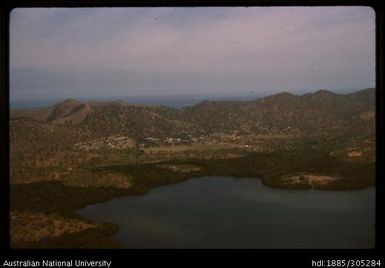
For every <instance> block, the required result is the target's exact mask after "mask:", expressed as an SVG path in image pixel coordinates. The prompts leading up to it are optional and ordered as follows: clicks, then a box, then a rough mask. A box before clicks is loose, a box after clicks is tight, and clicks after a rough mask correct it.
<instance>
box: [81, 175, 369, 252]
mask: <svg viewBox="0 0 385 268" xmlns="http://www.w3.org/2000/svg"><path fill="white" fill-rule="evenodd" d="M78 213H80V214H81V215H83V216H85V217H87V218H90V219H92V220H95V221H97V222H111V223H116V224H118V225H119V226H120V230H119V232H118V233H117V234H115V235H114V237H113V238H114V239H116V240H117V241H119V242H120V243H121V244H122V246H123V247H125V248H372V247H374V242H375V241H374V239H375V189H374V188H367V189H363V190H357V191H317V190H285V189H275V188H270V187H267V186H265V185H263V184H262V183H261V181H260V180H259V179H255V178H232V177H203V178H191V179H189V180H187V181H184V182H181V183H177V184H171V185H165V186H161V187H157V188H153V189H151V191H150V192H149V193H147V194H145V195H140V196H126V197H121V198H116V199H112V200H109V201H107V202H104V203H100V204H94V205H89V206H87V207H85V208H84V209H81V210H79V211H78Z"/></svg>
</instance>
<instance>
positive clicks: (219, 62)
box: [10, 7, 375, 102]
mask: <svg viewBox="0 0 385 268" xmlns="http://www.w3.org/2000/svg"><path fill="white" fill-rule="evenodd" d="M374 86H375V12H374V11H373V10H372V9H371V8H369V7H248V8H246V7H188V8H180V7H179V8H178V7H176V8H17V9H14V10H13V11H12V13H11V19H10V99H11V102H12V101H21V100H39V99H50V98H51V99H54V98H70V97H71V98H83V99H84V98H86V99H87V98H88V99H95V98H106V97H115V96H138V95H141V96H169V95H192V94H196V95H200V94H201V95H202V94H229V95H231V94H240V95H242V94H257V95H258V94H259V95H270V94H274V93H278V92H282V91H288V92H291V93H294V94H300V93H305V92H314V91H316V90H319V89H328V90H332V91H334V92H337V93H338V92H347V91H354V90H359V89H364V88H368V87H374Z"/></svg>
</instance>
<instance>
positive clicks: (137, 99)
mask: <svg viewBox="0 0 385 268" xmlns="http://www.w3.org/2000/svg"><path fill="white" fill-rule="evenodd" d="M257 98H259V97H258V96H257V95H255V94H254V95H193V96H133V97H108V98H107V97H105V98H89V99H87V98H78V100H79V101H116V100H122V101H125V102H127V103H130V104H151V105H164V106H169V107H174V108H179V107H183V106H191V105H194V104H197V103H199V102H202V101H205V100H217V101H219V100H242V101H244V100H255V99H257ZM63 100H64V99H49V100H24V101H11V102H10V108H11V109H34V108H42V107H47V106H51V105H54V104H56V103H58V102H60V101H63Z"/></svg>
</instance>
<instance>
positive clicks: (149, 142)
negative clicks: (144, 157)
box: [136, 134, 205, 148]
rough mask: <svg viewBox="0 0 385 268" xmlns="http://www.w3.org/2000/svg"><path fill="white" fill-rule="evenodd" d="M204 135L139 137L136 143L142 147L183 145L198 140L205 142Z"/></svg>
mask: <svg viewBox="0 0 385 268" xmlns="http://www.w3.org/2000/svg"><path fill="white" fill-rule="evenodd" d="M204 140H205V139H204V138H203V137H194V136H193V135H191V134H185V135H180V136H178V137H165V138H153V137H146V138H141V139H138V140H137V142H136V144H137V146H138V147H140V148H147V147H153V146H161V145H163V146H164V145H166V146H167V145H182V144H191V143H196V142H204Z"/></svg>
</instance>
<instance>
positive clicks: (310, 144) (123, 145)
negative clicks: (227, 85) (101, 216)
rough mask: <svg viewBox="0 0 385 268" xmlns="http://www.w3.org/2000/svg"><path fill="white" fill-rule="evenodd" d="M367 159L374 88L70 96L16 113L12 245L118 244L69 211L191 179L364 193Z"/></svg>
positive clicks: (101, 227) (370, 166)
mask: <svg viewBox="0 0 385 268" xmlns="http://www.w3.org/2000/svg"><path fill="white" fill-rule="evenodd" d="M375 155H376V152H375V89H365V90H361V91H357V92H355V93H351V94H346V95H342V94H335V93H333V92H331V91H326V90H320V91H317V92H315V93H309V94H305V95H302V96H297V95H293V94H290V93H280V94H276V95H272V96H268V97H265V98H261V99H257V100H254V101H203V102H201V103H199V104H197V105H193V106H185V107H182V108H170V107H166V106H160V105H131V104H128V103H125V102H122V101H116V102H80V101H77V100H74V99H68V100H65V101H63V102H60V103H57V104H56V105H53V106H50V107H46V108H39V109H29V110H13V111H11V118H10V164H11V166H10V174H11V177H10V193H11V202H10V203H11V217H10V218H11V226H12V228H11V246H12V247H18V248H19V247H22V248H23V247H32V248H35V247H119V245H118V243H116V242H115V241H113V240H112V239H111V238H110V236H111V234H113V233H114V232H116V230H117V228H118V227H117V226H115V225H113V224H108V223H103V224H100V223H94V222H92V221H90V220H88V219H86V218H83V217H81V216H80V215H78V214H76V213H75V211H76V210H78V209H80V208H82V207H84V206H86V205H88V204H93V203H98V202H103V201H106V200H109V199H111V198H113V197H117V196H124V195H137V194H144V193H146V192H148V191H149V190H150V189H151V188H153V187H156V186H160V185H164V184H170V183H175V182H180V181H183V180H187V179H189V178H192V177H204V176H232V177H239V178H241V177H253V178H256V179H261V181H262V183H263V184H264V185H267V186H269V187H275V188H284V189H293V190H299V189H316V190H329V191H331V190H334V191H336V190H339V191H341V190H343V191H347V190H357V189H363V188H366V187H370V186H374V185H375V163H376V158H375ZM37 218H39V220H35V219H37ZM28 221H32V222H35V223H34V224H32V223H31V224H26V222H28ZM70 241H72V242H70Z"/></svg>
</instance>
